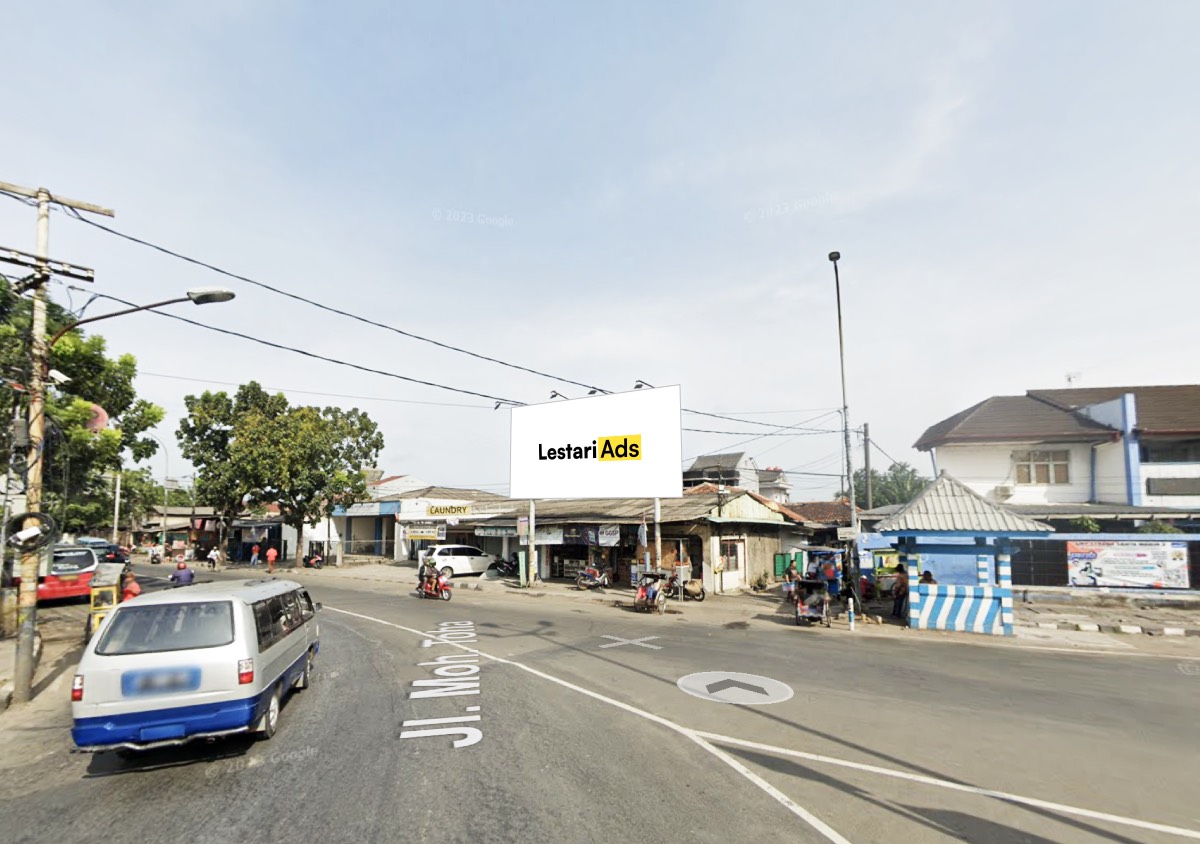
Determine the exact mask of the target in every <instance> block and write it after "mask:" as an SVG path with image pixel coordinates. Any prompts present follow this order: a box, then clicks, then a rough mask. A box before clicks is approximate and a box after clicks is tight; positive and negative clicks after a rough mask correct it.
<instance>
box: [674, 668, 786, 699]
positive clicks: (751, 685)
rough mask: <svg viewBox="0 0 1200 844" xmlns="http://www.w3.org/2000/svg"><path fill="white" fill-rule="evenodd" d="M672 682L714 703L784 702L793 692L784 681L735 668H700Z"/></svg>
mask: <svg viewBox="0 0 1200 844" xmlns="http://www.w3.org/2000/svg"><path fill="white" fill-rule="evenodd" d="M675 685H676V686H678V687H679V690H680V691H682V692H687V693H688V694H689V695H692V696H693V697H698V698H701V699H703V700H711V701H712V702H713V703H733V704H741V705H744V706H755V705H762V704H767V703H783V702H784V701H785V700H790V699H791V697H792V695H793V694H795V692H794V691H793V690H792V687H791V686H789V685H788V684H787V683H781V682H779V681H778V680H772V679H771V678H770V677H761V676H759V675H758V674H740V673H738V672H736V671H701V672H698V673H696V674H688V675H686V676H684V677H680V678H679V680H678V682H676V683H675Z"/></svg>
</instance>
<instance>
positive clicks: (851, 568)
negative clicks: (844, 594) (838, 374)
mask: <svg viewBox="0 0 1200 844" xmlns="http://www.w3.org/2000/svg"><path fill="white" fill-rule="evenodd" d="M841 257H842V255H841V253H840V252H830V253H829V260H830V261H832V262H833V284H834V289H835V290H836V291H837V321H838V358H839V360H840V361H841V367H842V433H843V435H844V437H845V450H846V495H847V497H848V498H849V502H848V503H849V504H850V533H851V534H852V535H853V537H852V539H851V540H850V543H849V544H848V545H847V547H846V558H847V559H846V562H847V563H848V565H846V566H845V569H846V571H847V573H848V574H849V575H850V581H851V582H850V584H849V586H850V595H851V596H852V598H851V601H852V602H854V601H857V600H858V597H859V591H858V589H859V586H858V580H859V575H858V555H857V553H856V552H857V549H858V508H857V507H856V506H855V503H854V462H853V453H852V452H851V451H850V403H849V402H848V401H847V399H846V343H845V340H844V339H843V336H842V280H841V277H840V276H839V275H838V264H837V262H838V261H839V260H840V259H841ZM851 606H853V604H851Z"/></svg>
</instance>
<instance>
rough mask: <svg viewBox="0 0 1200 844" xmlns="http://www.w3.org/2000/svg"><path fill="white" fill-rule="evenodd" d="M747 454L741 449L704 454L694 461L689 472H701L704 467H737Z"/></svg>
mask: <svg viewBox="0 0 1200 844" xmlns="http://www.w3.org/2000/svg"><path fill="white" fill-rule="evenodd" d="M745 456H746V452H744V451H739V452H736V453H734V454H702V455H701V456H699V457H697V458H696V459H695V460H693V461H692V466H691V468H690V469H688V471H689V472H699V471H702V470H704V469H736V468H737V466H738V464H739V463H741V462H742V458H743V457H745Z"/></svg>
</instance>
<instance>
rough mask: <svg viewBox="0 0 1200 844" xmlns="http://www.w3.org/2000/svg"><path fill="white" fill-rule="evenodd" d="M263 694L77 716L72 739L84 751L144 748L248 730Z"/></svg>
mask: <svg viewBox="0 0 1200 844" xmlns="http://www.w3.org/2000/svg"><path fill="white" fill-rule="evenodd" d="M262 698H263V695H262V694H259V695H255V696H254V697H248V698H243V699H242V700H227V701H221V702H219V703H204V704H199V705H196V706H178V707H174V708H172V709H151V710H145V711H142V712H126V713H123V714H120V715H101V716H98V717H95V718H76V719H75V724H74V726H73V727H72V729H71V738H72V739H74V741H75V744H76V746H77V747H78V748H79V749H80V750H85V751H98V750H116V749H119V748H129V749H132V750H143V749H149V748H152V747H167V746H170V745H176V744H183V743H185V742H188V741H192V740H194V739H202V738H215V737H218V736H226V735H233V734H235V733H244V732H248V731H249V730H250V729H251V727H252V726H253V724H254V722H255V720H256V719H257V717H258V715H259V714H260V712H259V708H260V704H261V700H262Z"/></svg>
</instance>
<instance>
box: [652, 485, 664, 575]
mask: <svg viewBox="0 0 1200 844" xmlns="http://www.w3.org/2000/svg"><path fill="white" fill-rule="evenodd" d="M661 568H662V500H661V499H659V498H656V499H654V569H655V571H657V570H659V569H661Z"/></svg>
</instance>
